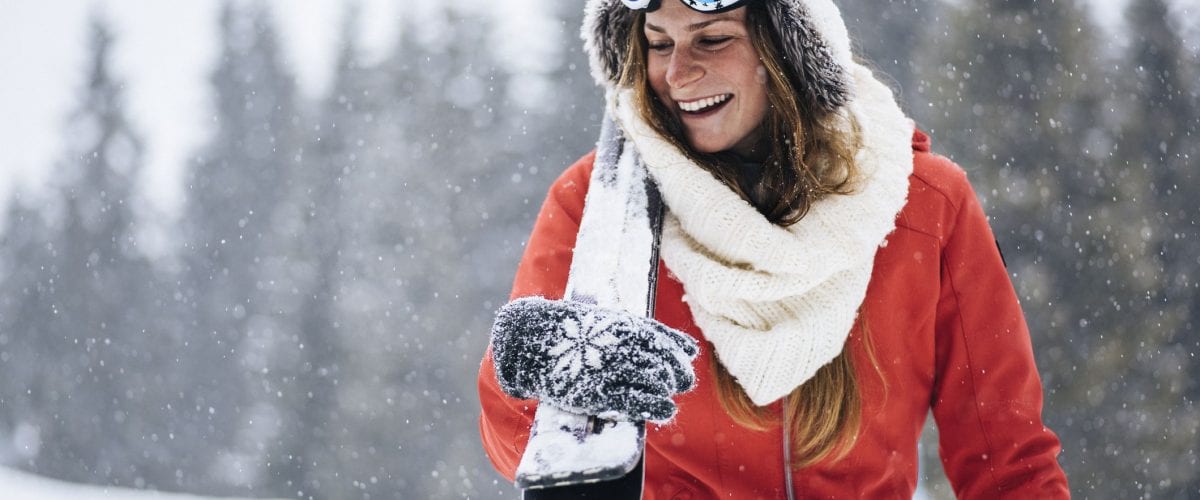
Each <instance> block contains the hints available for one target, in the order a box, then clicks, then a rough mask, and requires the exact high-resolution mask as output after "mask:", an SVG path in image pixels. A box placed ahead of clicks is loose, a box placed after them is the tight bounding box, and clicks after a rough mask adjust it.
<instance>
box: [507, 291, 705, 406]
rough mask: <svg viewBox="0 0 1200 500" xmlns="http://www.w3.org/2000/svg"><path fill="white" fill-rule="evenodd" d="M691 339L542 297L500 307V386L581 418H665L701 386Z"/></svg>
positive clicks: (623, 315)
mask: <svg viewBox="0 0 1200 500" xmlns="http://www.w3.org/2000/svg"><path fill="white" fill-rule="evenodd" d="M698 353H699V347H698V346H697V344H696V341H695V340H694V339H692V338H691V337H690V336H688V335H687V334H685V333H683V332H680V331H678V330H675V329H673V328H670V327H668V326H666V325H664V324H662V323H660V322H658V321H655V320H653V319H649V318H641V317H636V316H633V315H631V314H629V313H627V312H624V311H619V310H615V309H605V308H601V307H598V306H594V305H590V304H584V303H580V302H572V301H551V300H546V299H544V298H541V297H528V298H523V299H518V300H515V301H513V302H510V303H508V304H506V305H505V306H504V307H502V308H500V311H498V312H497V314H496V323H495V325H493V327H492V358H493V361H494V362H495V363H494V364H495V366H496V377H497V378H498V380H499V382H500V388H501V389H503V390H504V392H505V393H507V394H508V395H510V396H513V397H517V398H522V399H527V398H537V399H540V400H545V401H550V402H552V403H554V404H555V405H557V406H559V407H561V408H563V409H566V410H569V411H574V412H577V413H585V414H597V413H601V412H615V413H617V414H619V415H623V416H626V417H628V418H637V419H649V420H654V421H666V420H669V419H670V418H671V417H672V416H674V414H675V411H676V407H675V403H674V402H673V401H672V400H671V396H673V395H675V394H677V393H680V392H684V391H687V390H690V389H691V388H692V387H693V386H694V385H695V381H696V377H695V372H694V370H693V369H692V360H693V359H695V357H696V355H697V354H698Z"/></svg>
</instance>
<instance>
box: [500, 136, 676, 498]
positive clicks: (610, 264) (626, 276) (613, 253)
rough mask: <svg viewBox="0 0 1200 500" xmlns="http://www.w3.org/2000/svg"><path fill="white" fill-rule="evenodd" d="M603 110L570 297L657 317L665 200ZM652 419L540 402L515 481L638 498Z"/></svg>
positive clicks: (545, 493)
mask: <svg viewBox="0 0 1200 500" xmlns="http://www.w3.org/2000/svg"><path fill="white" fill-rule="evenodd" d="M625 146H626V143H625V139H624V137H623V136H622V133H621V131H620V129H619V128H618V127H617V125H616V123H615V122H614V121H613V119H612V118H611V116H609V115H607V114H606V116H605V119H604V123H603V125H602V126H601V130H600V140H599V142H598V143H597V147H596V159H595V163H594V165H593V167H592V175H591V181H590V184H589V187H588V193H587V198H586V201H585V203H584V211H583V217H582V219H581V221H580V227H579V234H578V236H577V238H576V244H575V253H574V256H573V258H572V261H571V271H570V275H569V278H568V280H567V289H566V293H565V297H566V298H565V300H575V301H580V302H587V303H592V304H596V305H599V306H603V307H611V308H620V309H624V310H626V311H628V312H631V313H636V314H644V315H647V316H651V317H652V316H653V314H654V297H655V291H656V290H657V282H658V246H659V241H660V237H661V231H662V218H663V210H664V205H663V202H662V197H661V196H660V195H659V193H658V190H657V188H656V186H655V185H654V182H653V180H652V179H651V178H650V176H649V174H648V173H647V170H646V166H645V165H644V164H643V163H642V161H641V158H640V157H639V156H638V155H637V152H636V150H635V149H634V148H633V147H625ZM645 443H646V425H645V422H642V421H629V420H617V419H608V418H603V417H601V416H595V415H579V414H575V413H570V412H567V411H564V410H561V409H559V408H556V407H554V406H553V405H550V404H546V403H541V404H539V405H538V409H537V413H536V414H535V416H534V422H533V428H532V429H531V432H530V437H529V442H528V444H527V445H526V449H525V454H524V455H523V456H522V457H521V462H520V464H519V465H518V466H517V474H516V484H517V486H518V487H519V488H522V489H523V490H524V498H525V499H527V500H547V499H560V498H571V499H577V498H605V499H622V498H629V499H635V498H641V494H642V481H643V477H644V467H643V465H644V464H643V462H644V460H643V452H644V451H645Z"/></svg>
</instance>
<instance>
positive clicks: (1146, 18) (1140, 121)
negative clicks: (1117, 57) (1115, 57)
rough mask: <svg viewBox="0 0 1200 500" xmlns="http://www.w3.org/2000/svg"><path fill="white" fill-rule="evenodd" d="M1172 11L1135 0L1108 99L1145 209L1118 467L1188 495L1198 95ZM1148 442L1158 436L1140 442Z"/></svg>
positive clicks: (1199, 296)
mask: <svg viewBox="0 0 1200 500" xmlns="http://www.w3.org/2000/svg"><path fill="white" fill-rule="evenodd" d="M1172 19H1174V17H1173V16H1172V15H1171V12H1170V8H1169V5H1168V4H1167V3H1166V2H1165V1H1164V0H1143V1H1138V2H1131V3H1130V4H1129V6H1128V8H1127V11H1126V22H1127V25H1128V30H1129V32H1130V33H1132V34H1133V37H1132V39H1131V43H1130V45H1129V48H1128V49H1127V53H1126V54H1125V58H1124V61H1125V64H1124V66H1123V67H1121V66H1118V69H1117V71H1118V81H1119V82H1121V86H1120V90H1122V91H1123V92H1122V93H1121V94H1120V95H1119V97H1117V98H1115V99H1114V101H1115V107H1118V108H1119V109H1121V110H1122V112H1121V113H1120V116H1121V123H1120V124H1119V142H1118V144H1119V147H1118V151H1117V152H1116V154H1115V156H1114V159H1115V160H1117V163H1118V164H1119V165H1120V168H1121V169H1122V171H1121V174H1122V181H1120V182H1121V184H1122V188H1123V189H1122V194H1123V195H1125V196H1124V198H1126V199H1128V200H1129V201H1131V202H1136V204H1135V205H1133V206H1138V207H1142V208H1143V210H1140V211H1138V216H1139V218H1138V219H1137V220H1132V221H1129V222H1130V223H1131V224H1130V225H1132V226H1133V228H1135V232H1136V234H1135V235H1133V236H1134V237H1136V238H1137V240H1135V241H1137V243H1136V246H1134V245H1130V246H1133V247H1134V248H1136V250H1137V251H1138V255H1139V256H1140V259H1139V262H1138V264H1139V265H1138V266H1137V267H1136V268H1135V272H1134V273H1132V277H1133V278H1134V279H1135V281H1137V282H1141V283H1143V288H1142V289H1140V290H1138V292H1139V293H1142V294H1144V295H1145V301H1146V302H1147V303H1148V304H1149V307H1148V308H1147V309H1146V312H1145V313H1144V314H1141V315H1139V316H1141V318H1139V319H1140V320H1141V321H1138V322H1127V323H1126V324H1127V325H1128V327H1129V328H1128V329H1127V330H1126V331H1127V332H1137V334H1136V335H1128V336H1125V337H1124V338H1123V342H1124V344H1125V346H1126V349H1127V351H1128V352H1132V353H1135V354H1134V360H1135V364H1134V365H1133V366H1131V367H1130V368H1131V371H1132V374H1131V375H1129V376H1126V377H1125V379H1126V380H1125V381H1124V384H1123V385H1122V387H1121V389H1122V390H1123V391H1126V392H1129V393H1132V394H1140V397H1139V398H1138V400H1137V403H1139V404H1138V405H1137V406H1134V407H1132V409H1127V408H1123V409H1122V411H1120V412H1118V413H1117V419H1118V421H1123V422H1121V423H1123V424H1125V425H1126V427H1127V429H1128V432H1127V433H1125V434H1124V440H1127V441H1131V443H1130V444H1129V446H1137V447H1138V448H1135V449H1137V452H1136V453H1126V454H1124V455H1125V459H1124V460H1122V461H1121V462H1120V463H1116V464H1114V466H1117V467H1121V468H1132V469H1133V470H1136V471H1138V472H1141V473H1142V475H1143V476H1144V478H1145V479H1144V480H1143V481H1144V482H1145V483H1146V486H1145V490H1146V491H1156V492H1158V493H1160V494H1162V495H1165V496H1186V495H1187V493H1189V492H1190V493H1195V492H1197V491H1200V474H1198V473H1197V472H1196V467H1195V466H1194V463H1195V461H1196V459H1197V456H1196V449H1195V446H1194V443H1195V442H1196V440H1197V433H1198V432H1200V408H1197V406H1196V401H1197V400H1198V399H1200V385H1197V384H1196V383H1195V382H1194V381H1195V380H1196V377H1197V376H1200V364H1198V363H1195V362H1194V361H1193V362H1190V363H1189V362H1188V361H1187V360H1189V359H1190V358H1191V356H1189V354H1188V353H1189V352H1192V353H1194V352H1197V350H1198V349H1197V348H1198V347H1200V343H1198V342H1197V341H1196V340H1195V339H1190V340H1189V338H1188V337H1189V335H1188V334H1189V333H1190V332H1194V331H1195V325H1196V324H1197V323H1198V321H1197V319H1196V317H1195V314H1196V311H1197V310H1200V309H1198V308H1197V307H1198V306H1200V291H1198V290H1197V280H1198V279H1200V265H1198V264H1197V262H1195V259H1193V258H1191V257H1192V256H1195V255H1196V254H1197V250H1200V243H1198V242H1200V229H1198V228H1197V223H1198V221H1200V209H1198V205H1197V204H1196V199H1197V196H1200V189H1198V188H1197V186H1196V176H1195V174H1194V165H1193V164H1194V158H1195V157H1196V156H1195V155H1196V152H1197V151H1200V149H1198V148H1197V145H1198V144H1200V136H1198V134H1197V131H1200V129H1198V128H1197V125H1198V124H1200V117H1198V113H1200V102H1198V100H1197V97H1196V89H1195V86H1194V85H1195V84H1194V82H1195V81H1196V77H1197V75H1196V73H1195V71H1196V68H1195V66H1194V65H1192V66H1191V67H1189V66H1188V65H1187V61H1189V60H1194V59H1192V58H1189V57H1188V54H1187V49H1186V48H1185V47H1184V44H1183V41H1182V40H1181V37H1180V35H1179V30H1178V28H1177V27H1176V26H1175V25H1174V24H1172V22H1171V20H1172ZM1129 239H1133V238H1132V237H1131V238H1129ZM1147 326H1151V328H1146V327H1147ZM1181 366H1188V367H1189V368H1190V369H1188V370H1180V369H1179V368H1180V367H1181ZM1130 379H1132V380H1130ZM1189 386H1190V387H1189ZM1181 400H1182V401H1183V402H1184V404H1183V405H1178V404H1177V403H1178V402H1179V401H1181ZM1164 428H1169V430H1164ZM1152 442H1159V443H1160V444H1159V445H1156V446H1145V447H1144V448H1143V447H1142V443H1147V444H1148V443H1152Z"/></svg>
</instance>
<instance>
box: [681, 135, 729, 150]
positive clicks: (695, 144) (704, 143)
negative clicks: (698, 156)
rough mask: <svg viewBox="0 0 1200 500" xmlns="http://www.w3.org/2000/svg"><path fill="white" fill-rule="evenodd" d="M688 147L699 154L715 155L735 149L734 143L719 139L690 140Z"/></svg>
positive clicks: (690, 138) (691, 138)
mask: <svg viewBox="0 0 1200 500" xmlns="http://www.w3.org/2000/svg"><path fill="white" fill-rule="evenodd" d="M688 146H691V148H692V149H693V150H695V151H696V152H698V153H704V154H713V153H720V152H722V151H726V150H728V149H730V148H732V147H733V143H732V142H730V141H727V140H722V139H718V138H701V139H696V138H693V137H689V138H688Z"/></svg>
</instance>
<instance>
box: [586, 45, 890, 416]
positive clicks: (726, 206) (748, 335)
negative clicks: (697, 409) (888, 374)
mask: <svg viewBox="0 0 1200 500" xmlns="http://www.w3.org/2000/svg"><path fill="white" fill-rule="evenodd" d="M850 73H851V75H852V76H853V84H854V90H855V97H854V98H853V99H852V100H851V102H850V103H849V104H848V105H847V106H846V108H845V109H844V111H845V112H848V113H852V114H853V115H854V116H855V117H856V118H857V119H858V122H859V124H860V127H861V130H862V133H863V146H864V147H863V149H862V150H861V151H859V153H858V155H857V156H856V159H857V161H858V163H859V165H860V167H861V169H862V174H863V177H862V179H861V180H860V181H859V182H858V183H857V184H856V188H855V191H854V192H853V193H852V194H849V195H833V196H829V197H827V198H825V199H823V200H821V201H820V202H818V203H815V204H814V205H813V206H812V208H811V209H810V210H809V212H808V214H807V215H806V216H805V217H804V218H803V219H801V220H800V221H799V222H798V223H796V224H793V225H792V226H790V227H786V228H785V227H781V226H778V225H775V224H772V223H771V222H769V221H768V220H767V219H766V218H765V217H763V216H762V215H761V214H760V213H759V212H758V211H757V210H755V209H754V207H753V206H751V205H750V204H749V203H747V202H746V201H745V200H743V199H742V198H741V197H739V196H738V195H737V194H736V193H734V192H733V191H732V190H730V189H729V188H728V187H726V186H725V185H724V184H722V183H721V182H720V181H718V180H717V179H716V178H715V177H713V176H712V174H709V173H708V172H707V171H705V170H703V169H701V168H700V167H699V166H697V165H695V164H694V163H692V161H691V160H689V159H688V158H687V157H686V156H684V155H683V154H682V153H681V152H680V151H679V150H678V149H676V148H675V147H674V146H672V145H671V144H670V143H669V142H667V141H666V140H664V139H663V138H662V137H661V136H659V135H658V134H656V133H655V132H654V131H653V129H651V128H650V127H649V125H647V124H646V123H645V122H644V121H643V120H642V119H641V118H640V117H639V116H638V115H637V113H636V112H634V110H633V108H632V107H631V106H628V105H622V104H621V102H623V101H627V100H628V94H627V92H628V91H625V92H626V93H623V94H622V95H621V98H620V99H616V100H610V102H615V106H616V111H615V116H617V117H618V121H619V122H620V123H621V125H622V128H623V129H624V131H625V133H626V135H627V136H629V138H630V139H631V140H632V141H633V143H634V144H635V145H636V147H637V149H638V152H639V153H641V155H642V158H643V160H644V161H645V163H646V166H647V167H648V169H649V171H650V174H651V175H652V176H653V177H654V179H655V180H656V181H657V183H658V186H659V189H660V190H661V191H662V194H663V199H664V200H665V201H666V204H667V206H668V207H669V212H668V214H667V217H666V220H665V221H664V226H663V237H662V258H663V260H664V261H665V262H666V264H667V266H668V267H669V268H670V269H671V271H672V272H673V273H674V274H675V276H676V277H678V278H679V280H680V281H681V282H682V283H683V285H684V289H685V291H686V294H685V295H684V301H686V302H687V304H688V306H689V307H690V308H691V311H692V316H693V317H694V318H695V321H696V325H697V326H699V327H700V329H701V330H703V331H704V335H705V336H706V337H707V338H708V339H709V340H710V341H711V342H712V344H713V346H714V347H715V349H716V354H717V357H718V359H719V360H720V362H721V364H723V365H724V366H725V368H726V369H727V370H729V372H730V373H731V374H732V375H733V376H734V377H735V378H736V379H737V381H738V383H739V384H740V385H741V386H742V388H743V389H745V391H746V394H747V395H749V396H750V399H751V401H753V402H754V403H755V404H757V405H760V406H763V405H766V404H769V403H771V402H774V401H775V400H777V399H779V398H781V397H783V396H785V395H787V394H788V393H790V392H791V391H792V390H793V389H795V388H796V387H798V386H800V384H803V383H804V382H805V381H806V380H808V379H809V378H811V377H812V376H813V374H815V373H816V371H817V369H819V368H821V367H822V366H824V365H825V364H827V363H829V362H830V361H832V360H833V358H835V357H837V355H838V353H840V352H841V351H842V347H843V345H844V344H845V341H846V337H847V336H848V335H849V333H850V330H851V328H852V327H853V325H854V320H855V317H856V315H857V314H858V308H859V306H860V305H861V304H862V302H863V299H864V297H865V295H866V290H867V283H868V281H869V280H870V278H871V269H872V267H873V265H874V258H875V251H876V249H878V248H879V247H880V246H882V245H884V244H885V243H886V242H885V239H884V238H885V237H886V236H887V235H888V234H889V233H891V232H892V230H893V229H894V228H895V219H896V215H897V214H898V213H899V212H900V209H901V208H902V207H903V206H904V203H905V198H906V197H907V195H908V176H909V174H911V173H912V146H911V144H912V131H913V124H912V122H911V121H910V120H909V119H908V118H907V117H905V116H904V113H903V112H902V111H901V110H900V107H899V106H898V105H897V104H896V101H895V99H894V98H893V97H892V93H891V91H890V90H889V89H888V88H887V87H886V86H884V85H883V84H881V83H880V82H879V81H878V80H876V79H875V77H874V75H872V74H871V72H870V70H868V69H867V68H865V67H862V66H861V65H858V64H853V65H852V67H851V68H850Z"/></svg>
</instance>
